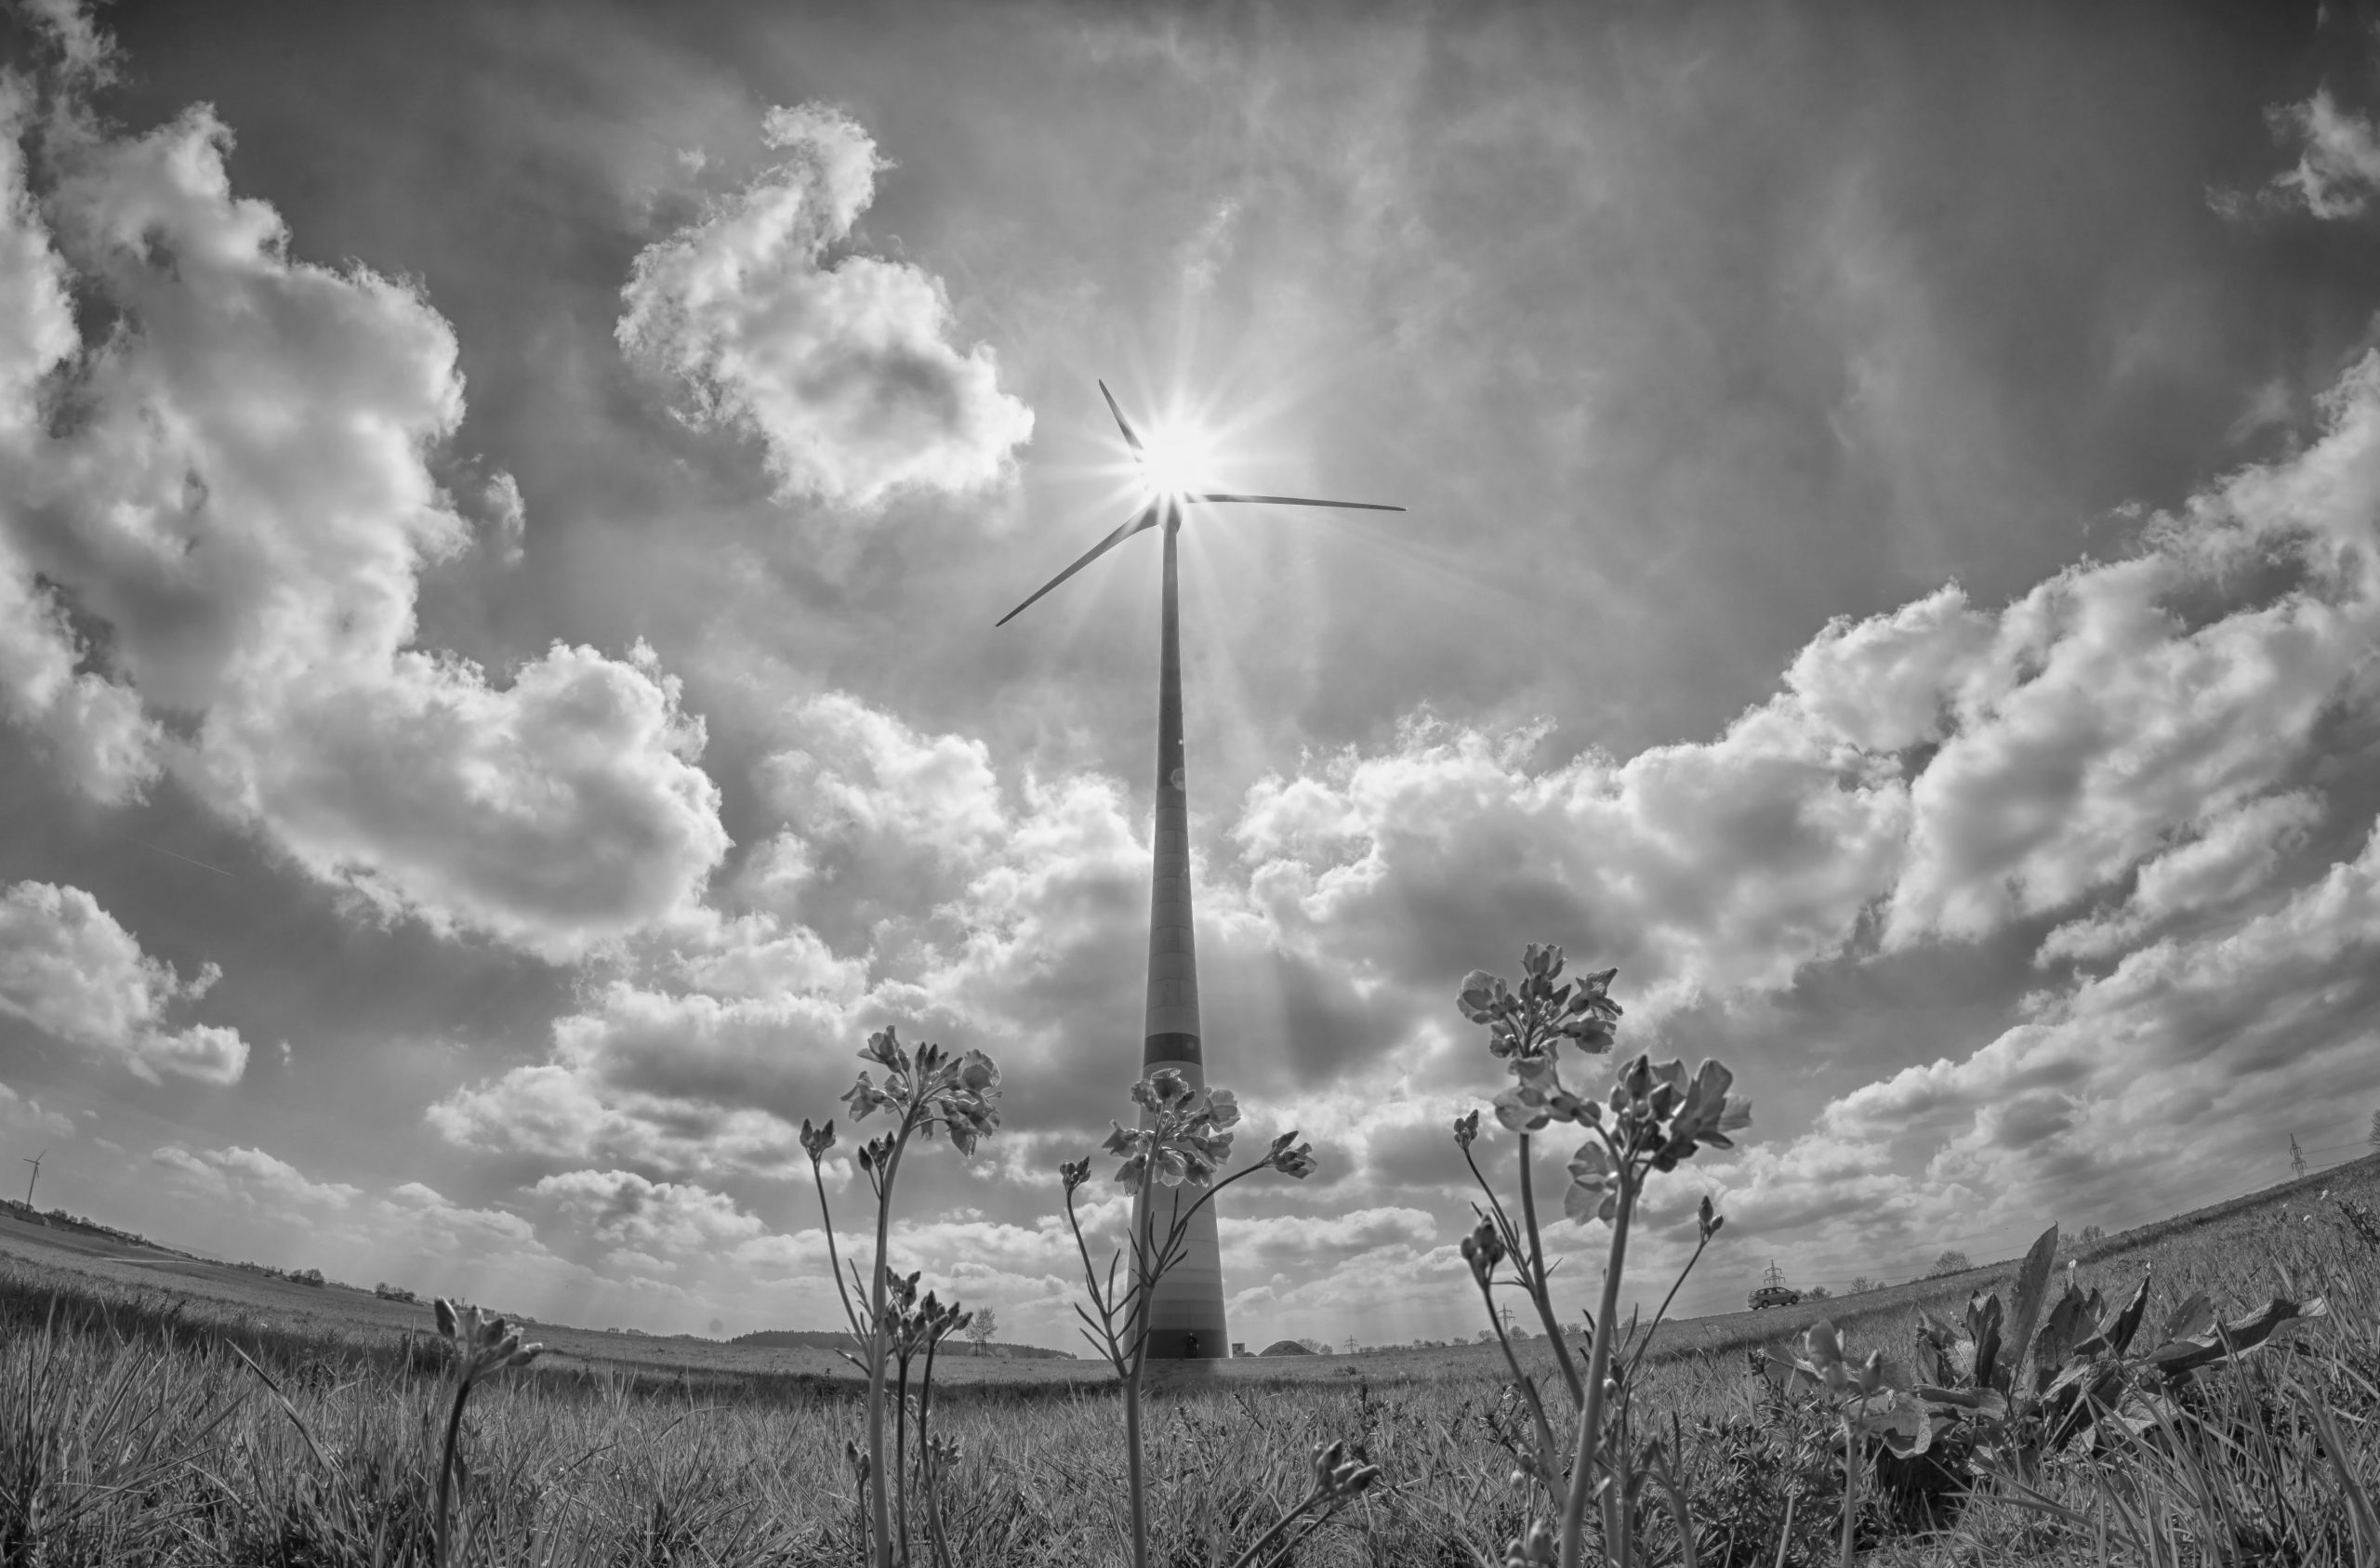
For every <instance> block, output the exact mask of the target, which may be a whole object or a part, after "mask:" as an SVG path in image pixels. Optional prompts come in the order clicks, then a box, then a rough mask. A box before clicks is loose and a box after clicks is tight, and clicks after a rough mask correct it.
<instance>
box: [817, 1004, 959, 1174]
mask: <svg viewBox="0 0 2380 1568" xmlns="http://www.w3.org/2000/svg"><path fill="white" fill-rule="evenodd" d="M859 1054H860V1060H861V1061H873V1062H875V1063H877V1064H878V1065H879V1066H881V1067H882V1068H883V1069H884V1082H883V1084H882V1086H881V1087H879V1086H878V1085H877V1083H876V1082H875V1080H874V1078H873V1076H872V1075H871V1074H867V1073H865V1072H863V1073H862V1074H860V1075H859V1082H857V1083H855V1084H853V1086H852V1087H851V1088H850V1090H849V1091H848V1092H846V1093H845V1094H844V1096H843V1100H844V1102H845V1103H846V1104H848V1105H849V1106H850V1107H851V1108H852V1119H853V1121H866V1119H867V1118H868V1117H869V1116H872V1115H874V1114H875V1113H877V1112H879V1111H891V1112H893V1113H897V1114H899V1115H901V1116H903V1117H904V1118H906V1119H908V1120H911V1121H913V1122H914V1123H915V1125H917V1126H919V1127H922V1128H924V1129H925V1130H926V1131H927V1132H928V1133H931V1132H932V1130H933V1129H934V1128H935V1127H941V1128H942V1129H943V1130H944V1131H945V1132H946V1133H948V1134H949V1136H950V1143H951V1147H953V1148H955V1149H957V1150H958V1151H959V1153H962V1154H972V1153H974V1152H975V1145H976V1143H977V1142H978V1141H980V1140H983V1139H985V1138H986V1137H988V1136H990V1134H991V1133H992V1132H993V1131H994V1130H995V1129H997V1128H998V1127H999V1125H1000V1070H999V1067H998V1064H997V1063H995V1062H994V1061H992V1059H991V1058H990V1057H988V1056H985V1054H984V1053H983V1052H982V1051H973V1050H971V1051H969V1052H967V1053H966V1054H965V1055H964V1056H953V1055H951V1054H950V1053H949V1052H947V1051H945V1050H944V1049H943V1048H941V1047H940V1046H937V1045H934V1044H933V1043H932V1042H931V1041H929V1042H927V1043H926V1044H924V1045H921V1046H919V1047H918V1048H917V1049H916V1050H914V1051H911V1050H906V1049H904V1048H902V1045H901V1042H900V1040H899V1039H898V1038H897V1037H896V1036H895V1035H894V1034H893V1031H892V1030H890V1029H879V1030H878V1031H877V1032H876V1033H875V1034H870V1035H869V1036H868V1037H867V1048H866V1049H865V1050H863V1051H861V1052H860V1053H859ZM804 1125H805V1127H806V1126H807V1124H804ZM833 1137H834V1124H833V1123H831V1122H830V1123H828V1124H827V1127H826V1140H827V1141H832V1140H833ZM802 1146H803V1147H804V1148H805V1149H807V1148H808V1147H809V1146H810V1137H809V1134H808V1133H807V1132H806V1131H805V1133H804V1136H803V1140H802ZM821 1147H822V1148H823V1147H824V1145H823V1144H822V1145H821ZM888 1153H889V1151H888ZM811 1158H812V1159H813V1160H814V1159H816V1158H817V1155H816V1154H814V1153H813V1155H812V1156H811Z"/></svg>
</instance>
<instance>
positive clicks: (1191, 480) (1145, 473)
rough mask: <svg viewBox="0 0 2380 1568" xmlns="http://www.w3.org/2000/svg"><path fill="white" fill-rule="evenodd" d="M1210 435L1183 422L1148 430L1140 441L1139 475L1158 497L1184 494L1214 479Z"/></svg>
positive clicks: (1202, 429)
mask: <svg viewBox="0 0 2380 1568" xmlns="http://www.w3.org/2000/svg"><path fill="white" fill-rule="evenodd" d="M1214 456H1215V440H1214V436H1213V434H1212V432H1210V431H1209V430H1207V429H1206V428H1203V427H1201V426H1199V425H1196V424H1193V423H1191V422H1190V421H1188V420H1183V419H1168V420H1165V421H1163V422H1161V423H1158V424H1156V425H1152V426H1150V427H1149V428H1148V431H1147V433H1146V434H1145V435H1144V436H1143V437H1142V438H1141V476H1142V478H1143V480H1144V481H1145V482H1146V483H1147V485H1148V487H1149V488H1150V489H1151V490H1152V491H1154V492H1156V493H1157V494H1159V495H1186V494H1191V493H1192V492H1193V491H1195V490H1197V488H1198V487H1199V486H1200V485H1202V484H1209V483H1212V482H1213V480H1214V471H1213V470H1214Z"/></svg>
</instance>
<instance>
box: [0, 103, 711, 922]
mask: <svg viewBox="0 0 2380 1568" xmlns="http://www.w3.org/2000/svg"><path fill="white" fill-rule="evenodd" d="M7 119H8V125H9V128H10V129H11V130H12V131H15V132H17V133H19V134H18V135H14V136H11V137H10V138H8V145H7V152H6V154H5V159H6V161H5V162H4V163H0V203H4V204H5V205H4V206H0V349H6V350H7V353H6V354H5V355H0V625H5V626H6V628H7V629H6V631H4V632H0V711H5V712H7V714H8V715H9V716H10V717H11V718H14V719H15V720H16V721H17V722H18V723H19V724H20V725H22V726H24V727H25V728H26V729H27V730H29V731H31V732H33V734H34V735H36V736H37V737H39V738H40V739H41V740H42V741H43V742H44V743H45V744H46V747H47V748H48V749H49V750H50V751H51V752H52V753H53V754H54V755H55V756H56V757H57V758H59V763H60V767H61V771H63V772H64V773H65V774H66V775H67V776H68V777H70V778H71V779H73V781H75V782H76V783H78V784H81V786H82V787H83V788H84V789H86V791H87V792H88V793H90V794H92V795H93V796H95V797H99V798H100V799H102V800H118V799H123V798H126V797H129V796H132V795H136V794H138V793H139V790H140V789H141V788H142V787H143V786H144V785H145V784H147V782H148V781H149V780H150V779H151V778H152V776H153V775H154V773H155V771H157V769H158V767H159V765H160V763H161V762H162V763H164V764H165V765H167V766H170V767H171V768H172V769H173V771H175V772H176V774H177V775H178V776H179V778H181V779H182V780H183V781H184V782H186V783H187V784H190V785H191V786H192V788H193V789H195V790H196V791H197V792H198V793H199V794H200V795H201V796H202V797H204V798H205V799H206V800H208V801H209V802H211V803H212V804H213V805H214V806H215V807H217V808H218V810H222V811H224V812H225V813H227V814H229V815H231V816H232V817H234V818H236V819H239V820H242V821H245V822H247V823H250V824H254V825H255V826H256V827H257V828H258V829H259V830H260V831H261V832H262V833H263V834H264V835H265V836H266V837H268V838H269V839H270V840H271V842H273V843H275V844H276V845H278V846H279V847H280V848H281V849H283V850H285V851H286V852H287V853H288V854H289V855H290V856H291V858H292V859H294V860H295V861H296V862H297V863H298V864H300V865H301V866H303V867H304V868H305V869H306V870H307V871H309V872H310V873H311V874H313V875H315V876H320V877H323V878H324V879H327V880H332V881H337V882H342V883H345V884H347V885H349V886H350V887H353V888H355V889H358V890H360V891H361V892H363V893H364V895H365V896H366V897H367V898H369V899H370V900H372V901H373V902H374V903H377V904H379V905H380V906H381V907H383V908H385V909H389V910H391V911H403V912H408V913H412V914H416V915H418V916H422V917H423V918H425V919H427V920H429V921H430V922H431V923H432V924H433V925H435V926H438V927H440V928H442V929H446V928H457V927H459V928H469V929H476V930H481V931H485V932H489V933H492V934H494V935H496V936H498V937H501V938H504V939H506V940H509V941H511V942H516V943H518V944H520V945H522V946H523V947H526V948H529V949H532V950H534V951H537V952H541V953H545V954H548V955H552V956H556V957H567V956H572V955H577V954H580V953H583V952H585V951H587V950H588V948H590V947H592V946H594V945H596V944H599V943H601V942H606V941H608V940H611V939H613V938H615V937H618V936H621V935H624V934H626V933H628V932H632V931H634V930H637V929H640V928H641V927H643V926H645V925H647V924H650V923H652V922H653V921H655V920H656V919H659V918H661V917H662V916H666V915H668V913H670V912H671V911H673V910H676V909H678V908H680V907H681V906H682V905H684V904H686V903H690V902H691V901H692V900H693V899H694V898H695V897H696V896H698V893H699V890H700V889H701V887H702V885H703V882H704V878H705V877H706V876H707V873H708V871H709V869H710V867H711V866H712V865H713V864H715V863H717V862H718V860H719V859H720V858H721V855H722V853H723V852H724V850H725V848H726V837H725V834H724V832H723V830H722V829H721V826H720V823H719V816H718V804H719V802H718V792H717V790H716V788H715V787H714V786H713V785H712V784H711V783H710V781H709V780H708V779H707V777H706V776H705V775H704V774H703V772H702V771H701V770H700V768H699V767H698V766H697V765H696V762H695V758H696V757H697V756H698V755H699V753H700V751H701V749H702V745H703V739H704V737H703V730H702V725H701V722H700V721H699V720H698V719H695V718H692V717H690V716H687V715H685V714H683V713H682V712H681V710H680V708H679V702H678V688H677V685H676V683H675V682H674V681H672V680H670V679H668V678H666V677H664V676H663V675H661V674H660V672H659V670H658V668H657V667H656V665H655V661H654V660H653V658H652V657H651V655H650V654H649V653H648V652H642V651H640V652H638V653H637V654H635V655H634V656H632V657H631V658H629V659H628V660H626V661H622V660H617V659H612V658H607V657H605V656H603V655H602V654H599V653H597V652H594V651H592V650H589V649H585V648H573V647H568V646H564V645H560V644H557V645H556V646H555V647H554V648H553V649H551V650H550V651H549V652H546V653H545V654H543V655H542V656H540V657H537V658H535V659H532V660H530V661H528V662H527V663H526V664H525V665H523V666H522V668H520V669H519V670H518V671H517V672H516V673H515V674H514V675H513V677H512V679H510V680H509V682H506V683H498V682H496V681H494V680H492V679H489V677H488V676H487V675H486V674H485V673H484V672H483V670H481V669H480V668H479V667H478V666H477V665H472V664H470V663H469V662H467V661H464V660H461V659H457V658H455V657H452V656H450V655H445V654H441V653H438V652H433V651H428V650H423V649H418V648H415V647H413V646H412V643H413V640H414V637H415V632H416V623H415V600H416V594H417V579H418V576H419V573H420V572H421V570H422V569H423V568H424V567H425V566H426V565H428V564H430V563H431V562H435V561H439V560H446V559H448V558H451V557H454V556H456V554H458V553H459V552H460V551H462V550H463V549H465V548H466V547H468V546H469V543H470V529H469V524H468V523H467V522H466V521H465V520H464V519H463V518H462V516H461V515H460V514H459V513H458V511H457V510H456V507H455V505H454V503H453V502H452V500H451V498H450V497H448V496H447V495H445V494H443V493H442V492H441V491H440V490H439V488H438V487H437V485H436V484H435V483H434V482H433V481H432V480H431V478H430V471H429V468H428V467H427V465H426V456H427V455H428V454H429V452H430V449H431V448H433V447H435V446H437V445H438V444H440V443H442V442H443V441H447V440H448V439H449V438H450V437H451V436H452V435H453V433H454V431H455V429H456V426H457V424H458V422H459V421H460V419H461V417H462V411H463V402H462V385H461V381H460V378H459V376H458V375H457V373H456V344H455V339H454V335H453V333H452V331H451V330H450V329H449V328H448V326H447V324H446V323H445V322H444V321H443V320H442V319H441V318H440V317H439V316H438V315H437V313H436V312H435V311H434V310H431V309H430V306H429V305H428V304H427V303H426V302H425V301H424V300H423V299H422V298H421V297H420V296H419V295H418V294H417V292H416V291H415V290H414V289H413V288H411V287H409V286H406V285H403V284H400V283H392V282H390V281H389V280H387V279H385V278H382V277H379V276H378V275H377V274H375V273H373V272H371V271H369V270H365V269H364V268H362V267H351V268H350V269H348V270H344V271H336V270H330V269H327V268H323V267H318V266H313V265H310V264H306V263H302V262H298V261H294V260H292V259H291V258H290V257H289V255H288V236H287V234H286V231H284V228H283V226H282V224H281V221H280V219H279V217H277V216H276V215H275V214H274V213H273V211H272V210H271V208H270V207H269V206H267V205H265V204H263V203H260V202H257V201H253V200H244V199H241V198H238V197H236V196H235V195H233V193H232V191H231V185H230V180H229V178H228V174H227V171H226V169H225V165H224V158H225V153H226V151H227V149H228V147H229V144H230V133H229V132H228V131H227V130H226V129H225V127H224V126H223V125H221V124H220V123H219V122H218V121H217V120H216V119H215V118H214V116H213V114H212V112H210V111H207V110H205V109H203V108H202V109H196V110H192V111H191V112H187V113H185V114H183V115H182V116H181V117H180V118H179V119H177V120H176V121H174V122H173V123H171V124H170V125H165V126H163V127H160V128H159V129H157V130H155V131H152V132H151V133H150V134H148V135H145V136H140V137H133V138H114V137H112V136H108V135H105V134H102V133H100V132H99V131H97V130H94V129H92V128H90V127H89V126H88V125H86V124H84V123H82V122H80V121H77V120H75V119H73V116H72V115H71V114H69V115H67V116H65V117H63V118H59V119H57V120H55V121H53V122H52V123H51V125H49V126H48V128H47V130H46V136H47V138H48V139H47V143H46V145H47V146H48V148H49V150H50V152H51V155H52V156H53V157H54V159H55V160H56V162H57V163H58V165H59V168H60V169H61V170H62V172H61V173H60V175H59V178H57V179H56V180H55V182H54V184H53V185H52V186H51V188H49V189H48V190H46V191H41V192H31V191H28V190H27V189H26V186H25V182H24V165H23V160H22V155H21V149H20V138H21V134H22V132H23V129H24V127H23V125H22V116H21V112H17V111H15V110H14V109H13V108H12V110H11V112H10V114H9V115H8V116H7ZM70 285H71V286H72V287H73V288H75V289H78V290H81V291H83V292H85V293H86V294H87V295H88V296H90V297H91V298H93V299H94V300H95V301H100V302H104V303H105V304H106V305H108V306H110V307H112V308H113V309H114V310H118V311H120V312H121V313H122V316H121V320H122V324H121V325H120V326H119V327H118V328H117V329H116V330H115V331H113V332H112V334H111V335H110V336H107V337H106V338H105V339H103V340H99V341H94V342H90V343H84V342H82V341H81V340H80V338H79V336H77V334H76V332H75V329H74V326H73V318H72V316H71V315H70V314H69V313H68V310H67V308H66V305H65V294H66V290H67V289H68V287H69V286H70ZM70 366H71V367H72V375H71V376H68V375H66V370H67V368H68V367H70ZM44 398H49V399H51V400H53V401H54V402H56V403H57V405H58V406H57V410H56V417H51V418H45V417H42V416H41V410H40V407H39V404H40V402H41V400H42V399H44ZM497 488H498V489H503V488H504V487H503V486H498V487H497ZM508 495H512V496H514V498H517V493H508V494H498V495H496V497H495V500H496V506H497V510H498V512H499V522H500V523H501V524H502V525H503V527H504V528H505V529H510V530H511V532H512V533H513V534H517V529H514V528H512V527H511V521H510V520H508V519H509V517H510V514H508V513H506V511H505V507H506V505H507V504H508ZM36 574H38V575H37V576H36ZM70 613H72V614H73V615H77V616H80V617H82V618H84V620H85V621H86V623H87V624H90V625H93V626H102V627H104V628H105V645H104V647H103V648H93V647H90V646H87V645H86V641H85V639H81V638H80V637H78V636H77V634H76V631H75V626H74V624H73V623H72V622H70V620H69V615H70ZM166 718H173V719H175V720H176V723H175V725H174V729H175V731H176V732H177V733H179V734H181V735H184V736H186V737H187V738H186V739H183V740H179V741H170V742H169V741H168V740H166V739H165V729H164V728H163V727H162V725H163V721H164V720H165V719H166Z"/></svg>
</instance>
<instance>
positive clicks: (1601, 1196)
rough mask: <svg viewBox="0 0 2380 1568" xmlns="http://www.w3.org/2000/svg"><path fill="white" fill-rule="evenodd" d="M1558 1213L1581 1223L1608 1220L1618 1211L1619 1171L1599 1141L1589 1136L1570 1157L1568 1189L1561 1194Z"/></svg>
mask: <svg viewBox="0 0 2380 1568" xmlns="http://www.w3.org/2000/svg"><path fill="white" fill-rule="evenodd" d="M1562 1212H1563V1213H1564V1214H1566V1215H1567V1216H1568V1217H1569V1218H1571V1219H1575V1220H1577V1221H1578V1222H1579V1223H1580V1224H1581V1225H1583V1224H1585V1223H1586V1222H1587V1221H1588V1220H1589V1219H1601V1220H1604V1221H1605V1222H1607V1223H1608V1222H1609V1221H1610V1219H1611V1217H1612V1216H1613V1215H1615V1214H1617V1213H1619V1212H1620V1172H1619V1170H1618V1169H1617V1168H1616V1167H1615V1166H1613V1165H1612V1163H1611V1154H1610V1152H1609V1151H1608V1150H1607V1149H1605V1148H1604V1146H1603V1144H1602V1143H1601V1142H1600V1141H1598V1140H1593V1139H1590V1140H1587V1141H1586V1142H1584V1143H1581V1144H1580V1145H1579V1152H1578V1153H1575V1154H1573V1155H1571V1156H1570V1191H1569V1192H1567V1193H1566V1194H1564V1196H1563V1199H1562Z"/></svg>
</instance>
